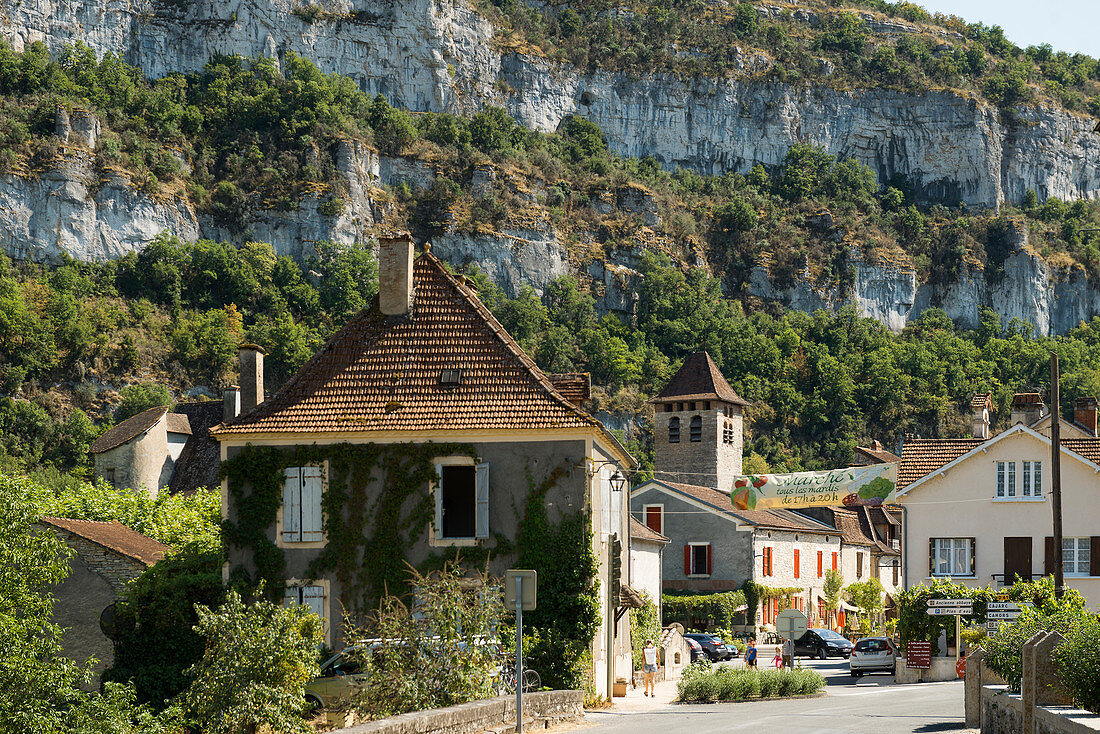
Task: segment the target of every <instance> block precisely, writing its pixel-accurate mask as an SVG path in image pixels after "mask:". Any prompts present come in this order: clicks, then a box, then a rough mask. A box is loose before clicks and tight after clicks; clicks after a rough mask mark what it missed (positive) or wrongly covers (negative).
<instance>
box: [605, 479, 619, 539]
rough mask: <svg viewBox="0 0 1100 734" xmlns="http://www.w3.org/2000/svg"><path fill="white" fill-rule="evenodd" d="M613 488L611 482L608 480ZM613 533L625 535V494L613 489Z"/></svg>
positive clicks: (609, 485)
mask: <svg viewBox="0 0 1100 734" xmlns="http://www.w3.org/2000/svg"><path fill="white" fill-rule="evenodd" d="M607 486H608V487H611V480H610V479H608V480H607ZM610 491H611V532H613V533H619V534H620V535H621V534H623V493H622V492H616V491H615V490H614V488H611V490H610Z"/></svg>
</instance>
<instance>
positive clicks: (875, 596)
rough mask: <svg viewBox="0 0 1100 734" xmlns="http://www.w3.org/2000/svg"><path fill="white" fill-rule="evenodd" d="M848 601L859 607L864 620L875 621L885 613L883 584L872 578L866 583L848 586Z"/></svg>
mask: <svg viewBox="0 0 1100 734" xmlns="http://www.w3.org/2000/svg"><path fill="white" fill-rule="evenodd" d="M844 591H845V593H846V594H847V596H848V600H849V601H851V602H852V604H854V605H855V606H857V607H859V613H860V615H861V616H863V618H864V619H868V620H871V621H873V620H874V619H875V618H877V617H878V615H879V614H882V611H883V588H882V582H881V581H879V580H878V579H877V578H874V577H871V578H869V579H867V580H866V581H859V582H856V583H852V584H848V586H847V587H846V588H845V589H844Z"/></svg>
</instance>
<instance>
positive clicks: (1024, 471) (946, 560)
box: [898, 393, 1100, 609]
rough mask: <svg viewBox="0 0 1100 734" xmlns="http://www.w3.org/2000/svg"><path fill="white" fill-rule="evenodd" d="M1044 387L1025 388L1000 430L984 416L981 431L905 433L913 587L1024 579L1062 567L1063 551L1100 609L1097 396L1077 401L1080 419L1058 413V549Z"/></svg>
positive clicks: (1075, 579)
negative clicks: (1038, 390)
mask: <svg viewBox="0 0 1100 734" xmlns="http://www.w3.org/2000/svg"><path fill="white" fill-rule="evenodd" d="M1035 395H1036V394H1034V393H1024V394H1021V395H1017V396H1016V398H1015V399H1014V400H1013V416H1012V421H1011V422H1012V426H1011V427H1010V428H1008V429H1007V430H1005V431H1002V432H1001V433H998V434H996V435H993V436H989V435H988V428H987V425H983V422H982V421H981V420H979V418H980V417H981V416H976V417H975V421H974V423H975V426H976V428H977V429H978V430H976V431H975V433H977V434H978V435H977V436H975V437H971V438H943V439H918V438H911V439H909V440H907V441H906V443H905V446H904V448H903V451H902V463H901V467H900V470H899V472H898V487H899V499H900V500H901V501H902V504H903V506H904V507H905V538H904V539H903V543H902V546H903V565H904V569H905V581H906V583H907V584H908V585H916V584H919V583H922V582H927V581H930V580H932V579H935V578H951V579H952V580H954V581H957V582H959V583H962V584H966V585H968V586H986V585H987V584H992V585H993V587H994V588H1000V587H1003V586H1006V585H1010V584H1011V583H1012V581H1013V580H1014V579H1015V578H1017V577H1020V578H1023V579H1025V580H1031V579H1033V578H1037V577H1041V576H1044V575H1048V574H1051V573H1053V571H1054V559H1055V558H1056V556H1057V554H1058V553H1059V552H1061V554H1062V558H1063V563H1064V564H1065V579H1066V585H1067V586H1069V587H1072V588H1075V589H1077V590H1078V591H1080V592H1081V593H1082V594H1083V595H1084V596H1085V598H1086V599H1088V602H1089V605H1090V606H1091V607H1093V608H1094V609H1095V608H1096V607H1097V605H1098V604H1100V503H1097V501H1096V497H1097V493H1098V492H1100V479H1098V478H1097V475H1098V474H1100V440H1098V439H1096V438H1094V437H1092V436H1090V435H1089V434H1092V433H1094V430H1093V429H1094V427H1095V425H1096V412H1095V404H1096V401H1095V400H1094V399H1093V398H1083V399H1078V401H1077V406H1076V407H1077V408H1078V410H1075V416H1074V421H1073V422H1072V423H1071V422H1069V421H1066V420H1065V419H1062V418H1060V419H1059V420H1060V426H1061V428H1062V436H1063V437H1064V438H1063V439H1062V448H1061V476H1062V522H1063V543H1062V548H1061V549H1058V548H1055V547H1054V542H1053V529H1052V524H1051V523H1052V520H1051V509H1050V505H1049V497H1050V486H1051V474H1050V460H1051V441H1050V437H1049V431H1050V419H1051V415H1050V414H1049V412H1047V410H1046V406H1045V405H1043V404H1042V403H1041V402H1040V401H1036V400H1035V398H1034V396H1035ZM979 397H981V396H979ZM976 402H977V403H980V404H983V405H984V401H980V400H976ZM982 429H985V430H984V431H983V430H982ZM1070 429H1072V430H1073V431H1076V433H1071V432H1070ZM983 433H984V437H983Z"/></svg>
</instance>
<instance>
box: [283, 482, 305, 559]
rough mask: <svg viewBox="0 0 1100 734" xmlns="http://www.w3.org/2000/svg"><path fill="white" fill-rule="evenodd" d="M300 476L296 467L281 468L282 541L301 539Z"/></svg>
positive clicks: (295, 541) (297, 540) (289, 541)
mask: <svg viewBox="0 0 1100 734" xmlns="http://www.w3.org/2000/svg"><path fill="white" fill-rule="evenodd" d="M301 503H302V477H301V472H300V470H299V469H298V467H288V468H287V469H284V470H283V542H284V543H300V542H301V540H302V522H301V520H302V504H301Z"/></svg>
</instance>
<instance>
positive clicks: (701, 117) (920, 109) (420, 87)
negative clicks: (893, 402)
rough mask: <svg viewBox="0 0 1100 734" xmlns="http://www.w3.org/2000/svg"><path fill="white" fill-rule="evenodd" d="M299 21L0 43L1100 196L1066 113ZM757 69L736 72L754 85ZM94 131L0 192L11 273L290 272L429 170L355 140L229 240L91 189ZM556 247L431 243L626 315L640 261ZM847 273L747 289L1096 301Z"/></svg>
mask: <svg viewBox="0 0 1100 734" xmlns="http://www.w3.org/2000/svg"><path fill="white" fill-rule="evenodd" d="M303 7H304V6H300V5H299V3H298V2H297V0H221V1H219V2H213V0H198V1H196V2H183V1H182V0H129V1H128V2H108V1H107V0H88V1H87V2H78V1H77V0H23V2H20V3H18V4H9V5H8V7H7V8H5V12H4V14H2V15H0V35H2V36H3V38H4V39H5V40H6V41H7V42H8V43H9V44H11V45H12V46H13V47H14V48H16V49H17V50H19V49H21V48H22V47H24V46H25V45H26V44H28V43H31V42H34V41H38V40H41V41H44V42H46V43H47V44H48V45H49V46H50V47H51V48H54V49H58V48H60V47H62V46H63V45H65V44H66V43H71V42H73V41H77V40H79V41H83V42H85V43H87V44H89V45H91V46H92V47H93V48H95V49H96V50H97V52H99V53H101V54H102V53H107V52H112V53H116V54H118V55H120V56H122V57H123V58H124V59H125V60H126V61H128V62H129V63H132V64H135V65H137V66H139V67H140V68H142V69H144V70H145V71H146V73H147V74H149V75H150V76H152V77H157V76H161V75H164V74H167V73H169V72H172V71H193V70H197V69H200V68H201V67H202V65H203V64H204V63H205V62H206V60H207V59H208V58H209V57H210V56H211V55H213V54H215V53H239V54H243V55H246V56H266V57H269V58H272V59H274V60H275V61H276V62H277V63H282V62H283V60H285V58H286V54H287V53H289V52H294V53H298V54H301V55H303V56H306V57H308V58H310V59H311V60H313V61H314V62H315V63H317V64H318V66H320V67H321V68H322V69H324V70H325V71H330V72H339V73H342V74H346V75H348V76H350V77H352V78H353V79H355V80H357V82H358V83H359V85H360V87H361V88H362V89H363V90H364V91H367V92H370V93H375V92H381V93H383V94H385V95H386V96H387V97H388V98H389V99H390V100H391V101H392V102H394V103H396V104H398V105H400V106H404V107H407V108H410V109H413V110H423V111H442V110H447V111H452V112H460V113H470V112H473V111H475V110H476V109H478V108H479V107H480V106H482V105H484V104H487V103H492V104H500V105H504V106H506V107H507V108H508V109H509V110H510V112H511V113H512V114H513V115H515V116H516V117H517V118H518V119H519V120H521V121H522V122H524V123H525V124H527V125H528V126H531V127H533V128H538V129H542V130H550V129H554V128H556V127H557V126H558V125H559V124H560V122H561V121H562V120H563V119H564V118H565V117H566V116H568V115H570V114H574V113H580V114H583V115H584V116H586V117H588V118H589V119H591V120H593V121H595V122H596V123H598V124H599V125H600V127H601V128H602V129H603V130H604V131H605V133H606V135H607V137H608V141H609V143H610V145H611V147H612V148H613V149H614V150H616V151H617V152H619V153H621V154H623V155H628V156H647V155H650V156H653V157H655V158H656V159H657V160H659V161H661V162H662V163H663V164H665V165H667V166H686V167H692V168H695V169H698V170H700V171H703V172H707V173H721V172H723V171H727V170H745V169H747V168H749V167H750V166H751V165H753V164H755V163H763V164H765V165H770V166H771V165H776V164H778V163H779V162H780V161H781V160H782V158H783V156H784V154H785V153H786V151H787V149H788V148H789V147H790V146H791V145H792V144H794V143H796V142H811V143H817V144H820V145H823V146H824V147H825V148H827V149H828V150H830V151H832V152H835V153H839V154H842V155H850V156H853V157H855V158H857V159H859V160H861V161H863V162H864V163H866V164H867V165H869V166H870V167H871V168H872V169H873V170H875V171H876V172H877V173H878V174H879V177H880V179H881V180H886V179H889V178H891V177H893V176H895V175H900V176H903V177H905V178H907V179H909V181H910V182H911V183H912V185H913V186H914V188H915V189H916V190H917V191H919V192H921V193H922V194H923V195H924V196H925V197H927V198H929V199H940V200H948V201H962V202H966V203H968V204H971V205H988V206H997V205H999V204H1000V203H1002V202H1004V201H1014V200H1019V199H1020V198H1022V197H1023V195H1024V193H1025V191H1026V190H1027V189H1033V190H1035V191H1036V192H1037V193H1038V194H1039V195H1040V197H1047V196H1057V197H1061V198H1079V197H1089V198H1095V197H1098V196H1100V165H1098V163H1100V135H1097V134H1095V133H1093V132H1092V131H1091V125H1092V123H1091V121H1089V120H1086V119H1084V118H1080V117H1077V116H1075V115H1073V114H1070V113H1067V112H1065V111H1063V110H1059V109H1053V108H1033V109H1024V110H1021V111H1020V114H1019V116H1018V118H1017V121H1016V122H1014V123H1012V124H1006V123H1005V122H1003V121H1002V119H1001V117H1000V116H999V114H998V112H997V111H996V110H995V109H993V108H990V107H988V106H986V105H983V104H981V103H979V102H978V101H976V100H973V99H969V98H966V97H963V96H960V95H957V94H953V93H950V92H934V93H926V94H916V95H912V94H903V93H899V92H892V91H885V90H864V91H850V92H840V91H836V90H833V89H829V88H826V87H792V86H786V85H779V84H772V83H763V82H753V81H748V80H747V77H746V78H730V79H722V80H713V79H695V80H684V79H680V78H677V77H674V76H670V75H659V74H656V75H649V76H641V77H631V76H629V75H626V74H613V73H598V74H588V73H580V72H578V71H577V70H576V69H573V68H571V67H568V66H563V65H558V64H554V63H551V62H549V61H548V60H546V59H544V58H541V57H536V56H531V55H525V54H519V53H514V52H502V51H500V50H499V49H498V48H497V47H496V46H495V45H494V43H493V29H492V27H491V26H490V25H489V23H488V22H487V21H485V20H484V19H483V18H481V17H480V16H479V15H478V14H477V13H476V12H474V11H473V10H472V9H471V8H470V7H469V6H468V5H466V4H465V3H464V2H462V0H404V1H403V2H396V0H354V1H353V0H342V1H340V2H336V3H326V4H324V6H323V7H324V9H323V10H322V11H320V12H319V13H316V14H313V15H310V14H308V13H306V12H303V10H302V8H303ZM296 11H297V12H296ZM807 22H811V21H809V20H808V21H807ZM898 32H904V31H903V30H902V31H898ZM768 63H769V62H768V60H767V59H765V58H761V57H757V56H753V55H751V54H743V55H742V63H741V66H742V69H743V70H744V71H745V72H746V73H751V72H754V71H758V70H760V69H763V68H766V66H767V64H768ZM823 73H824V74H827V73H828V69H823ZM98 132H99V130H98V123H97V122H96V121H95V120H94V119H89V118H88V117H86V116H74V119H72V120H69V119H67V118H65V119H62V118H61V117H60V116H59V120H58V129H57V134H58V137H59V139H60V141H61V143H62V144H63V148H62V152H61V154H60V155H59V156H58V157H57V159H56V160H55V161H54V163H53V164H52V165H51V166H50V167H49V168H48V169H47V170H45V171H44V172H38V173H36V174H34V175H31V174H30V173H26V172H24V173H22V174H16V175H6V176H0V246H2V247H3V249H4V250H5V251H6V252H7V253H8V254H9V255H12V256H14V257H17V258H22V259H30V260H37V261H48V260H55V259H57V258H58V257H59V256H60V255H61V253H63V252H64V253H67V254H68V255H70V256H72V257H74V258H77V259H82V260H104V259H109V258H114V257H119V256H121V255H123V254H125V253H126V252H129V251H132V250H135V249H139V248H141V247H143V246H144V245H145V244H146V243H148V242H149V240H151V239H152V238H153V237H155V236H156V235H157V234H159V233H160V232H161V231H165V230H168V231H171V232H173V233H175V234H177V235H179V236H181V237H183V238H185V239H195V238H198V237H211V238H232V239H251V240H262V241H268V242H271V243H272V244H273V245H274V247H275V249H276V251H277V252H279V253H280V254H287V255H291V256H294V257H301V256H302V254H303V252H304V249H305V248H308V246H309V243H311V242H313V241H316V240H333V241H336V242H341V243H349V244H350V243H353V242H357V241H365V240H367V239H369V237H370V235H371V234H372V232H373V231H374V228H375V226H376V224H377V223H378V222H380V221H381V220H382V219H383V217H384V212H382V211H380V210H379V206H378V205H377V202H376V201H375V200H374V198H373V196H372V193H371V188H372V186H377V185H380V184H381V185H384V184H393V183H396V182H398V181H408V182H410V184H411V185H413V186H414V187H423V186H425V185H427V184H428V183H430V181H431V178H432V176H433V174H432V171H431V170H430V169H429V168H428V167H427V166H425V165H424V164H422V163H419V162H416V161H407V160H404V159H400V158H386V157H379V156H378V155H377V154H376V153H375V152H374V151H371V150H369V149H366V148H364V147H363V146H360V145H358V144H356V143H354V142H347V143H346V144H344V145H343V146H342V147H341V148H340V149H339V150H338V151H337V154H336V161H335V163H336V165H337V167H338V169H339V170H340V171H341V172H342V174H343V175H344V176H345V178H346V180H347V183H348V189H349V191H350V196H349V197H348V202H347V207H346V209H345V211H344V212H343V213H342V214H340V215H339V216H335V217H332V216H326V215H324V214H322V213H320V211H318V207H319V205H320V199H318V198H315V197H309V196H307V197H306V198H305V199H304V200H303V201H302V202H300V204H299V206H298V207H297V208H296V209H293V210H291V211H274V210H261V211H258V212H257V213H255V214H254V215H253V216H252V218H251V220H250V221H248V222H246V223H245V225H244V231H234V232H229V231H227V230H225V229H223V228H221V227H219V226H218V225H217V224H216V223H215V222H212V221H210V220H209V219H208V218H206V217H203V216H198V215H197V214H196V213H195V212H194V211H193V210H192V209H191V208H190V206H189V205H188V204H187V203H186V202H185V201H183V200H180V199H171V198H168V199H165V198H164V197H160V198H154V197H152V196H149V195H146V194H143V193H140V192H138V191H135V190H134V188H133V187H132V185H131V182H130V181H129V180H128V178H127V176H126V174H125V173H123V172H120V171H116V172H108V174H107V175H106V176H100V175H95V172H94V171H93V169H92V165H93V156H92V153H91V150H92V149H93V148H94V146H95V139H96V136H97V135H98ZM482 173H484V172H482ZM478 175H479V173H478V172H475V176H474V178H475V181H473V182H472V185H473V186H478V185H482V186H488V184H489V179H486V180H485V181H482V182H481V183H480V184H479V182H478V180H477V179H478ZM486 175H488V174H486ZM632 196H633V195H632V194H630V193H629V192H627V193H625V194H624V193H623V192H619V194H618V195H617V196H611V197H610V198H609V199H608V201H607V202H602V203H601V202H596V208H597V209H599V207H600V206H605V207H607V208H608V209H609V211H611V210H615V209H617V210H620V211H622V212H624V213H628V214H631V215H637V216H640V217H641V218H642V219H643V220H644V222H645V223H646V224H647V225H649V226H655V225H657V224H659V221H658V219H659V217H658V214H657V212H656V210H655V209H653V208H652V207H650V208H647V206H648V205H647V204H646V202H645V201H641V200H639V201H634V200H633V199H632ZM634 198H637V197H634ZM643 199H644V197H643ZM601 213H608V212H601ZM562 239H563V238H561V237H559V233H558V232H557V231H556V230H555V228H554V226H553V225H552V224H551V223H550V222H548V221H545V220H542V219H538V218H536V219H535V220H533V221H529V222H526V223H524V224H523V225H522V226H519V225H517V226H511V225H505V226H502V227H500V228H499V231H497V232H495V233H493V234H471V233H463V232H449V233H446V234H444V235H443V236H442V237H439V238H437V240H436V241H435V246H436V248H437V252H438V253H439V254H440V255H441V256H443V257H446V258H448V259H449V260H451V261H452V262H454V263H455V264H459V265H461V264H469V263H474V264H477V265H479V266H480V267H482V268H483V269H484V270H486V271H487V272H488V273H489V274H490V275H491V276H492V277H493V278H494V279H495V280H496V281H497V282H498V283H500V284H501V285H502V286H503V287H504V289H505V291H506V292H508V293H509V294H511V295H514V294H516V293H517V292H518V291H519V289H520V288H521V287H522V285H523V284H531V285H533V286H535V287H536V288H542V287H544V286H545V285H546V284H547V283H549V282H550V281H551V280H552V279H553V278H555V277H557V276H558V275H561V274H563V273H569V272H572V273H577V274H579V275H581V276H582V277H585V278H587V279H589V281H590V282H591V283H592V284H593V286H594V289H593V290H594V292H595V293H596V294H597V296H598V298H599V305H600V306H601V308H602V309H603V310H610V311H618V312H626V313H628V312H630V311H632V310H633V308H634V299H635V295H634V293H635V291H636V286H637V283H638V277H639V275H638V273H637V270H636V269H635V267H636V258H637V253H633V252H630V251H629V250H620V251H617V252H616V253H615V254H613V256H610V257H609V258H607V259H598V260H595V261H593V260H591V259H587V260H583V261H581V260H571V257H570V252H569V249H568V248H567V247H566V245H565V244H564V242H563V241H562ZM851 262H852V265H853V267H854V269H855V280H854V284H853V286H852V287H851V288H850V289H847V288H845V289H839V290H838V289H836V288H831V287H828V286H817V285H815V284H814V283H813V279H812V278H810V277H809V276H806V277H804V278H801V279H799V280H797V281H796V282H795V283H794V284H793V285H791V286H790V287H778V286H776V285H775V284H774V283H773V282H772V281H771V279H770V277H769V275H768V272H767V270H766V268H764V267H763V266H761V267H759V268H757V269H756V270H755V271H754V272H753V274H752V277H751V283H750V292H751V293H753V294H754V295H757V296H759V297H762V298H767V299H775V300H779V301H782V302H784V303H786V304H788V305H790V306H791V307H793V308H798V309H803V310H813V309H816V308H827V309H836V308H839V307H840V306H841V305H843V304H844V303H848V302H855V303H856V304H857V305H858V306H859V307H860V308H861V309H862V310H863V312H864V313H866V314H867V315H869V316H873V317H874V318H876V319H878V320H880V321H882V322H883V323H884V324H886V325H888V326H889V327H890V328H894V329H899V328H901V327H903V326H904V325H905V324H906V323H907V322H908V321H909V320H911V319H913V318H915V317H916V316H917V315H919V314H920V313H921V312H922V311H924V310H926V309H927V308H929V307H932V306H938V307H940V308H943V309H944V310H945V311H946V312H947V313H948V315H950V316H951V317H953V318H956V319H958V320H960V321H961V322H963V323H965V324H970V325H974V324H977V323H978V313H979V309H980V308H981V307H982V306H990V307H993V308H995V309H997V310H998V311H999V312H1000V313H1001V314H1002V315H1003V316H1004V318H1005V320H1008V319H1011V318H1014V317H1015V318H1020V319H1021V320H1023V321H1026V322H1029V323H1032V324H1034V325H1035V327H1036V329H1037V331H1038V332H1039V333H1044V334H1045V333H1059V332H1064V331H1066V330H1068V329H1070V328H1072V327H1073V326H1075V325H1076V324H1077V323H1078V322H1079V321H1080V320H1082V319H1087V318H1090V317H1091V316H1092V315H1093V314H1094V313H1100V290H1098V289H1097V288H1096V287H1095V286H1093V285H1091V284H1089V283H1088V282H1087V280H1086V279H1085V278H1084V275H1083V274H1082V273H1081V272H1080V271H1069V270H1067V271H1060V270H1052V269H1050V268H1049V267H1048V266H1047V265H1046V264H1045V262H1044V261H1043V260H1042V259H1041V258H1039V257H1038V256H1037V255H1035V254H1034V253H1033V252H1032V251H1031V250H1030V249H1029V248H1028V247H1027V243H1026V236H1025V237H1022V238H1021V240H1020V242H1019V243H1018V247H1017V250H1016V252H1014V253H1013V254H1012V255H1011V256H1010V257H1009V258H1008V260H1007V261H1006V262H1005V265H1004V273H1003V276H998V277H997V278H996V279H994V278H987V277H986V274H985V273H983V272H981V271H963V272H961V273H959V274H958V275H957V277H956V278H955V279H954V280H952V281H951V282H949V283H939V284H935V285H931V284H925V283H922V282H920V281H919V279H918V277H917V275H916V274H915V273H914V272H913V271H911V270H908V269H906V268H904V267H899V266H895V265H887V264H880V263H865V262H863V261H862V258H861V257H859V256H853V257H852V258H851Z"/></svg>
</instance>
